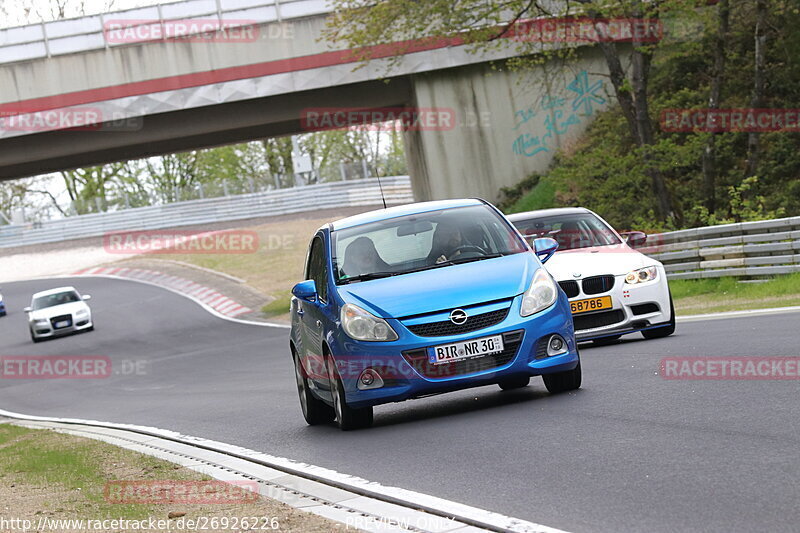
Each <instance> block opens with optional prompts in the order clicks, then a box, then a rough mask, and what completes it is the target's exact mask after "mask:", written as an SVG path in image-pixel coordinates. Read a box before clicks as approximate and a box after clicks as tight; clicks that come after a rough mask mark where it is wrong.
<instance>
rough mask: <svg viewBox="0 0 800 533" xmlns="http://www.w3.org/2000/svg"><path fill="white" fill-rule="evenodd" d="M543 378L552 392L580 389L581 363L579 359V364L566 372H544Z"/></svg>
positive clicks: (548, 389)
mask: <svg viewBox="0 0 800 533" xmlns="http://www.w3.org/2000/svg"><path fill="white" fill-rule="evenodd" d="M542 379H543V380H544V386H545V387H547V392H549V393H550V394H558V393H560V392H567V391H571V390H575V389H579V388H580V386H581V363H580V361H579V362H578V366H576V367H575V368H573V369H572V370H567V371H565V372H557V373H555V374H542Z"/></svg>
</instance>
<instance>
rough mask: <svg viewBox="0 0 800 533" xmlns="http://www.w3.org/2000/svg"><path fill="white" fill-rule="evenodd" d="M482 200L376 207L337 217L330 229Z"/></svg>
mask: <svg viewBox="0 0 800 533" xmlns="http://www.w3.org/2000/svg"><path fill="white" fill-rule="evenodd" d="M483 203H484V202H483V200H480V199H478V198H461V199H456V200H437V201H434V202H417V203H413V204H404V205H397V206H394V207H389V208H386V209H376V210H375V211H368V212H366V213H361V214H359V215H353V216H351V217H347V218H342V219H339V220H337V221H335V222H333V223H331V229H332V230H333V231H337V230H340V229H345V228H352V227H354V226H360V225H362V224H369V223H370V222H380V221H382V220H389V219H392V218H397V217H403V216H406V215H416V214H419V213H427V212H429V211H438V210H441V209H453V208H456V207H469V206H473V205H483Z"/></svg>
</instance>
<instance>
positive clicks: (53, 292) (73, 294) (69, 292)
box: [24, 287, 94, 342]
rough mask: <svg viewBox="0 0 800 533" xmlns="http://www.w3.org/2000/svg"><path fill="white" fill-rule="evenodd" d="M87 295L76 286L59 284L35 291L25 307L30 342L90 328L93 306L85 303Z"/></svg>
mask: <svg viewBox="0 0 800 533" xmlns="http://www.w3.org/2000/svg"><path fill="white" fill-rule="evenodd" d="M90 298H91V296H89V295H88V294H86V295H83V296H81V295H80V293H78V291H77V290H75V287H58V288H56V289H50V290H48V291H42V292H37V293H36V294H34V295H33V297H32V298H31V306H30V307H26V308H25V309H24V311H25V312H26V313H27V314H28V328H29V329H30V332H31V339H32V340H33V342H39V341H40V340H42V339H47V338H50V337H56V336H59V335H66V334H68V333H75V332H78V331H92V330H93V329H94V323H93V322H92V310H91V309H89V306H88V305H87V304H86V300H89V299H90Z"/></svg>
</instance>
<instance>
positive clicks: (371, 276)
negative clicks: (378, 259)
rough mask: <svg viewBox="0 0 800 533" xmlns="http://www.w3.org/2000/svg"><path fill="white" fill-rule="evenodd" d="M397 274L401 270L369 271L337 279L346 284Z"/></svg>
mask: <svg viewBox="0 0 800 533" xmlns="http://www.w3.org/2000/svg"><path fill="white" fill-rule="evenodd" d="M398 274H402V272H370V273H368V274H359V275H358V276H352V277H349V278H344V279H341V280H339V281H341V282H342V283H343V284H347V283H354V282H356V281H369V280H371V279H380V278H389V277H391V276H396V275H398Z"/></svg>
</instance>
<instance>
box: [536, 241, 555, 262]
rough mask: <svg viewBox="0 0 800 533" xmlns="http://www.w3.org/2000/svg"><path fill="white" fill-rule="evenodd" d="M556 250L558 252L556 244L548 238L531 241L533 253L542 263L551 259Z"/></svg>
mask: <svg viewBox="0 0 800 533" xmlns="http://www.w3.org/2000/svg"><path fill="white" fill-rule="evenodd" d="M556 250H558V243H557V242H556V240H555V239H551V238H550V237H542V238H541V239H536V240H534V241H533V251H534V252H535V253H536V256H537V257H538V258H539V259H540V260H541V261H542V263H546V262H547V260H548V259H550V258H551V257H553V254H554V253H556Z"/></svg>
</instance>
